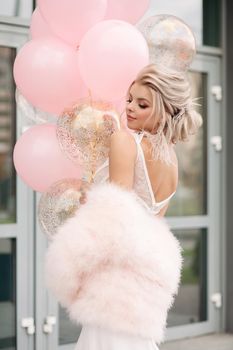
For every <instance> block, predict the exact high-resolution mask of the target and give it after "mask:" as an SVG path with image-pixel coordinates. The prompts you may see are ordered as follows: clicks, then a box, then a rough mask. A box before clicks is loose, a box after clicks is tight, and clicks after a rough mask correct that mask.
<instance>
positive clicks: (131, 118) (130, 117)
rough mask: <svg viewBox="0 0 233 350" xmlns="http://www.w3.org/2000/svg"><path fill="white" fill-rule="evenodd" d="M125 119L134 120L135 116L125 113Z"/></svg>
mask: <svg viewBox="0 0 233 350" xmlns="http://www.w3.org/2000/svg"><path fill="white" fill-rule="evenodd" d="M127 120H136V118H134V117H132V116H131V115H127Z"/></svg>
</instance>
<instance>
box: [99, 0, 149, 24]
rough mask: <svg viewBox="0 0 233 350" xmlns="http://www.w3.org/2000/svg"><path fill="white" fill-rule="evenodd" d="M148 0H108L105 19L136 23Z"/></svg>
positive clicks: (146, 7)
mask: <svg viewBox="0 0 233 350" xmlns="http://www.w3.org/2000/svg"><path fill="white" fill-rule="evenodd" d="M149 3H150V0H108V7H107V12H106V15H105V19H121V20H123V21H126V22H130V23H136V22H137V21H138V20H139V19H140V18H141V17H142V16H143V15H144V13H145V12H146V10H147V9H148V7H149Z"/></svg>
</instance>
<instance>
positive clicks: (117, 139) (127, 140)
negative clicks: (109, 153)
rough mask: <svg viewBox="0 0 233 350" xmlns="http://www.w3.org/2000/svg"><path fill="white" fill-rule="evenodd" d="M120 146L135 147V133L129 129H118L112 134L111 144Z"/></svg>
mask: <svg viewBox="0 0 233 350" xmlns="http://www.w3.org/2000/svg"><path fill="white" fill-rule="evenodd" d="M114 145H115V146H119V147H120V148H124V147H126V146H127V147H130V149H131V148H132V149H135V148H136V145H135V140H134V137H133V135H132V134H131V133H130V132H129V131H127V130H117V131H115V132H114V133H113V134H112V135H111V146H114Z"/></svg>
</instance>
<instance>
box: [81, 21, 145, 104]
mask: <svg viewBox="0 0 233 350" xmlns="http://www.w3.org/2000/svg"><path fill="white" fill-rule="evenodd" d="M148 63H149V50H148V46H147V43H146V40H145V39H144V37H143V36H142V34H141V33H140V32H139V31H138V30H137V29H136V28H135V27H134V26H133V25H131V24H129V23H127V22H123V21H119V20H109V21H103V22H100V23H98V24H96V25H95V26H94V27H92V28H91V29H90V30H89V31H88V32H87V33H86V34H85V35H84V37H83V39H82V41H81V43H80V48H79V69H80V74H81V76H82V78H83V81H84V83H85V84H86V85H87V86H88V87H89V89H90V90H91V92H92V93H93V94H94V95H95V94H97V95H98V96H100V97H101V98H102V99H103V100H110V101H114V100H117V99H118V98H121V97H123V96H125V94H126V92H127V89H128V87H129V85H130V83H131V82H132V81H133V80H134V79H135V77H136V75H137V73H138V71H139V70H140V69H141V68H143V67H144V66H146V65H147V64H148Z"/></svg>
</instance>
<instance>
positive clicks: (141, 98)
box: [138, 97, 150, 103]
mask: <svg viewBox="0 0 233 350" xmlns="http://www.w3.org/2000/svg"><path fill="white" fill-rule="evenodd" d="M138 101H146V102H148V103H150V101H149V100H147V99H146V98H144V97H138Z"/></svg>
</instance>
